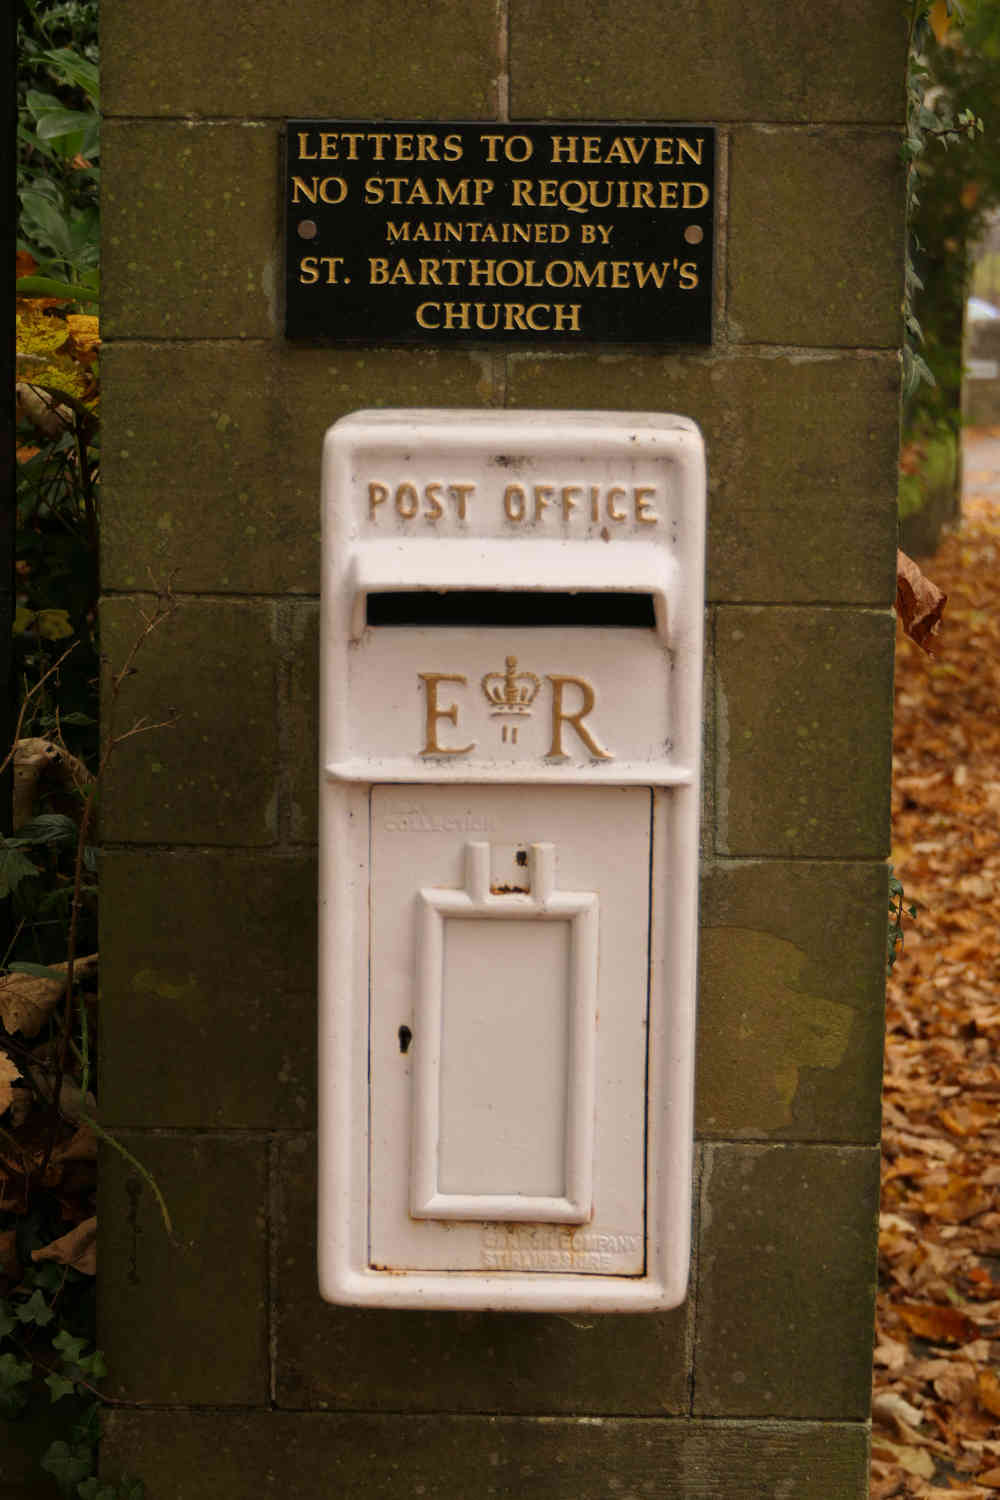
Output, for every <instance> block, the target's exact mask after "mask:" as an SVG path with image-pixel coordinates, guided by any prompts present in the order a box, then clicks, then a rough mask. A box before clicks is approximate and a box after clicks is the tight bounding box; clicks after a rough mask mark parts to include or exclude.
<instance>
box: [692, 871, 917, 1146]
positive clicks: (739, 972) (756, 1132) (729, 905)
mask: <svg viewBox="0 0 1000 1500" xmlns="http://www.w3.org/2000/svg"><path fill="white" fill-rule="evenodd" d="M888 899H889V897H888V875H887V871H886V868H885V866H884V865H877V864H871V865H867V864H865V865H852V864H848V863H836V864H825V863H823V864H821V863H804V862H798V861H797V862H794V863H786V862H783V861H778V860H766V861H765V860H740V861H733V862H729V861H726V862H724V863H720V864H715V865H710V866H709V868H708V870H707V871H706V875H705V878H704V881H703V884H702V903H701V923H702V928H701V936H700V942H699V962H700V983H699V988H698V1084H697V1122H698V1130H699V1131H700V1132H701V1133H702V1134H703V1135H710V1136H725V1137H729V1138H730V1139H733V1138H739V1137H741V1136H743V1137H756V1138H758V1139H759V1138H760V1137H763V1136H771V1137H774V1138H781V1139H797V1140H821V1141H855V1142H863V1143H866V1144H867V1143H872V1144H875V1143H877V1142H878V1139H879V1133H880V1128H881V1120H880V1112H879V1085H880V1081H881V1076H882V1000H883V992H884V973H885V920H886V918H885V914H886V908H887V906H888Z"/></svg>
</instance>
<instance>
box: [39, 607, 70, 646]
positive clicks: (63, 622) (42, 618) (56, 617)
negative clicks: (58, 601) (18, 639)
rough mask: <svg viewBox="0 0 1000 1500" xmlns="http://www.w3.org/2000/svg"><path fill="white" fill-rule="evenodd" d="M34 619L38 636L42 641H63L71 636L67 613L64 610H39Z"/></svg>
mask: <svg viewBox="0 0 1000 1500" xmlns="http://www.w3.org/2000/svg"><path fill="white" fill-rule="evenodd" d="M35 619H36V622H37V630H38V634H39V635H40V636H41V637H42V639H43V640H44V641H63V640H65V639H66V637H67V636H68V635H72V634H73V627H72V625H71V624H70V620H69V613H68V611H66V610H65V609H40V610H39V611H38V614H37V615H36V616H35Z"/></svg>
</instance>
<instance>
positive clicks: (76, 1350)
mask: <svg viewBox="0 0 1000 1500" xmlns="http://www.w3.org/2000/svg"><path fill="white" fill-rule="evenodd" d="M52 1347H53V1349H54V1350H55V1351H56V1353H57V1354H58V1355H59V1356H60V1357H61V1359H62V1360H63V1363H64V1364H67V1365H78V1364H79V1363H80V1355H81V1354H82V1353H83V1351H84V1349H85V1348H86V1347H87V1340H86V1339H75V1338H74V1337H73V1335H72V1334H71V1333H69V1332H68V1331H67V1329H65V1328H62V1329H60V1331H59V1332H58V1333H57V1334H56V1336H55V1338H54V1339H53V1340H52Z"/></svg>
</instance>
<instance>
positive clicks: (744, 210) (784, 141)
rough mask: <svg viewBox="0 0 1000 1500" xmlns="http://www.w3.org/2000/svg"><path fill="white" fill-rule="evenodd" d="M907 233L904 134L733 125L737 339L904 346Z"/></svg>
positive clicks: (732, 291)
mask: <svg viewBox="0 0 1000 1500" xmlns="http://www.w3.org/2000/svg"><path fill="white" fill-rule="evenodd" d="M899 76H900V79H901V78H902V72H901V73H900V75H899ZM903 234H904V214H903V164H902V158H901V156H900V139H899V135H898V134H897V133H896V132H895V131H886V132H884V133H881V132H869V131H864V132H862V131H851V130H845V131H840V130H823V129H819V128H808V129H805V130H782V129H778V128H776V127H773V126H770V125H767V126H765V125H760V126H750V127H747V128H744V129H739V130H736V131H734V132H733V138H732V146H731V152H730V165H729V228H728V265H729V303H728V306H729V333H730V337H731V338H733V339H738V340H740V341H742V342H746V343H754V344H756V343H760V344H804V345H812V346H816V345H818V346H821V347H826V348H844V347H851V346H854V347H861V348H881V347H886V348H896V347H897V346H898V344H899V342H900V338H901V334H902V323H901V318H902V314H901V311H900V303H901V298H902V294H903Z"/></svg>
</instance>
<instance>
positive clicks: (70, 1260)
mask: <svg viewBox="0 0 1000 1500" xmlns="http://www.w3.org/2000/svg"><path fill="white" fill-rule="evenodd" d="M31 1258H32V1260H34V1261H39V1260H51V1261H55V1263H56V1265H59V1266H72V1267H73V1269H74V1270H76V1271H82V1272H83V1274H84V1275H85V1276H96V1275H97V1219H96V1217H94V1218H92V1219H84V1220H83V1222H82V1224H77V1225H76V1226H75V1227H74V1228H73V1229H71V1230H70V1231H69V1233H68V1234H64V1235H62V1236H61V1237H60V1238H59V1239H58V1240H53V1241H52V1242H51V1244H48V1245H43V1246H42V1248H41V1249H40V1250H32V1252H31Z"/></svg>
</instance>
